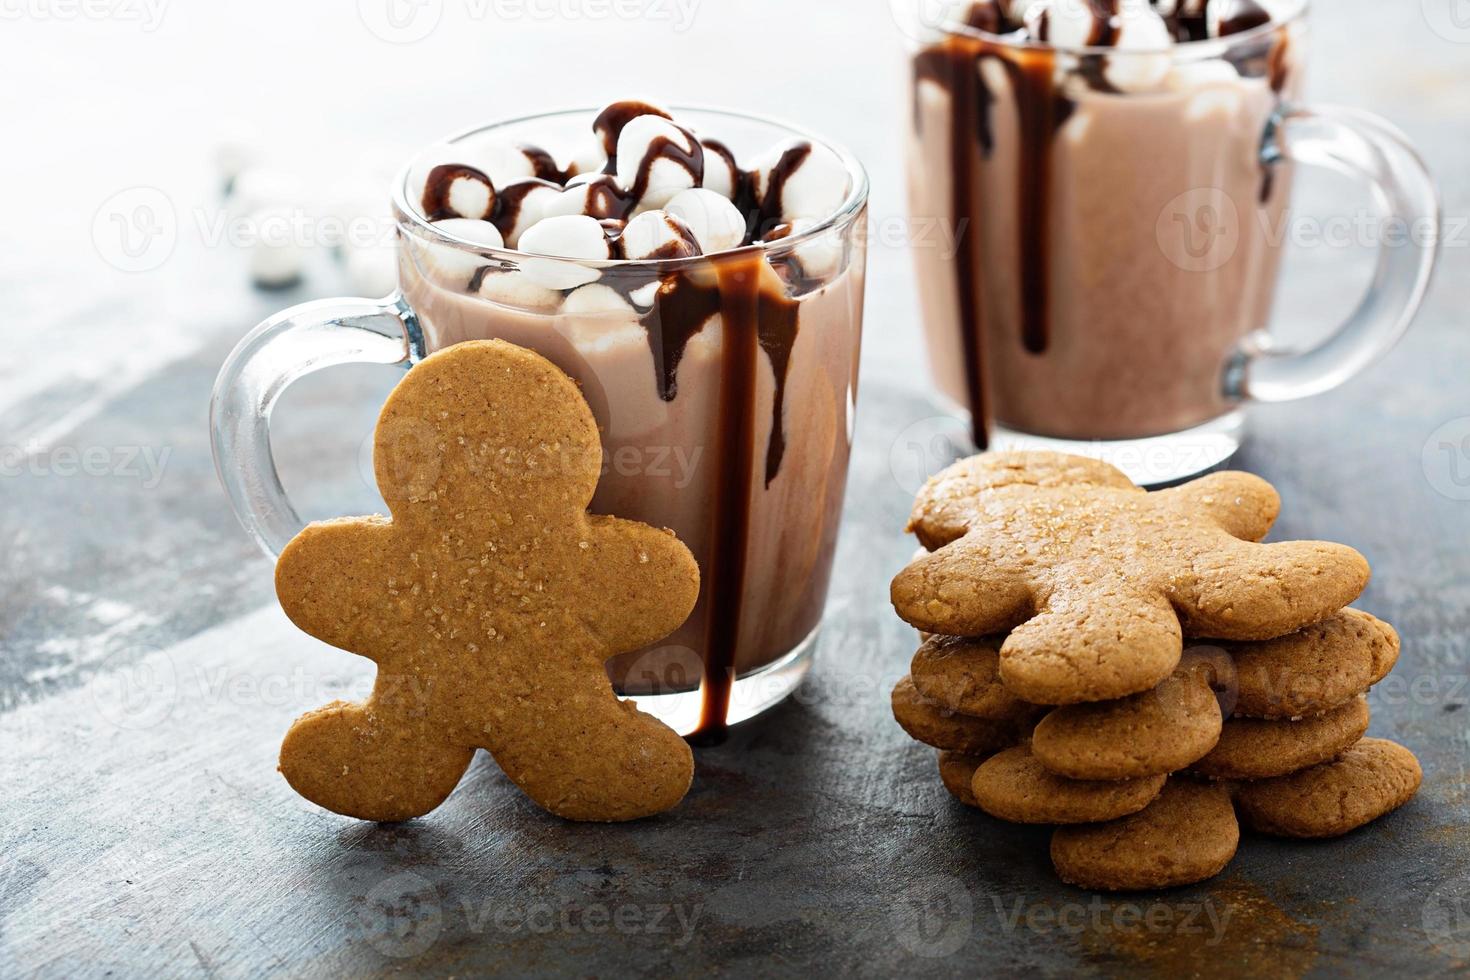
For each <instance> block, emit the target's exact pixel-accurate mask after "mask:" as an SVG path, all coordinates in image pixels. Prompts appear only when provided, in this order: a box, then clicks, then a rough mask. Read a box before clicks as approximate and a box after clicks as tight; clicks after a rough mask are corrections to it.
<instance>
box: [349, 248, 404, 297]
mask: <svg viewBox="0 0 1470 980" xmlns="http://www.w3.org/2000/svg"><path fill="white" fill-rule="evenodd" d="M345 267H346V270H347V281H348V283H349V284H350V285H351V286H352V291H353V292H354V293H356V294H357V295H359V296H387V295H388V294H389V293H391V292H393V290H395V289H397V288H398V251H397V250H396V249H394V248H393V247H392V246H388V245H367V246H360V245H350V244H349V245H348V247H347V249H346V263H345Z"/></svg>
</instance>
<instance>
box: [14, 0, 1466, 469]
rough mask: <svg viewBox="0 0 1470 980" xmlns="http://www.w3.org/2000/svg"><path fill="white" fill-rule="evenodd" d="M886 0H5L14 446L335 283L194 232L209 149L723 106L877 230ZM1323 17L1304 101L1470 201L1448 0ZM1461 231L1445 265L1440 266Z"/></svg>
mask: <svg viewBox="0 0 1470 980" xmlns="http://www.w3.org/2000/svg"><path fill="white" fill-rule="evenodd" d="M891 2H892V0H740V2H736V0H335V2H331V3H310V4H308V3H301V2H295V0H257V2H252V3H248V4H247V3H235V4H225V3H216V2H207V0H0V18H3V19H4V21H5V23H4V24H3V25H0V76H3V80H4V84H3V86H0V105H3V114H0V118H3V120H4V127H5V139H4V147H5V152H4V153H3V154H0V187H3V188H4V200H5V209H4V215H5V232H4V235H3V237H0V289H3V290H4V296H5V309H6V311H7V316H6V318H5V325H4V327H3V331H4V339H5V343H4V344H3V345H0V413H5V414H4V416H3V418H4V421H3V423H0V429H3V431H4V439H5V441H6V442H7V443H8V444H14V443H16V442H20V443H26V442H27V441H36V440H39V441H40V442H41V443H44V442H45V441H46V439H48V438H55V437H56V436H57V433H58V432H59V431H64V430H65V428H66V427H67V426H70V425H74V424H76V423H77V422H78V421H79V420H82V419H85V417H86V416H87V415H88V414H89V413H95V412H100V411H105V409H106V405H107V400H108V399H109V398H110V397H113V396H115V395H116V394H117V393H118V392H121V391H125V390H128V389H129V388H133V387H136V386H138V385H140V384H143V383H145V382H146V379H147V378H148V377H149V376H150V373H151V372H154V371H156V370H158V368H159V367H160V365H162V364H165V363H168V362H169V361H170V360H173V359H177V358H180V357H184V356H188V355H190V354H191V353H195V352H197V351H198V350H199V349H200V347H201V345H204V344H206V343H209V342H210V341H211V340H213V342H214V343H215V344H220V343H222V338H224V337H226V336H235V335H238V334H241V333H243V332H244V331H245V330H246V329H248V328H249V326H251V325H252V324H253V323H254V322H255V321H256V320H258V319H260V318H261V317H262V316H263V315H265V314H267V313H269V312H272V311H273V310H275V309H277V308H280V307H282V306H285V305H289V304H290V303H293V302H297V301H300V300H304V299H310V298H315V297H320V296H327V295H336V294H340V293H343V292H346V291H347V290H348V288H349V286H348V282H347V279H346V277H345V276H344V275H343V270H342V268H341V267H340V265H338V264H336V263H333V262H331V261H329V260H328V259H327V258H326V257H325V256H321V255H318V256H313V257H312V258H311V259H310V263H309V267H308V274H307V276H306V277H305V278H304V279H303V280H302V282H301V283H300V285H298V286H296V287H295V288H292V289H288V290H281V291H277V292H274V293H261V292H260V291H258V290H251V289H250V288H249V286H248V275H247V272H246V267H247V257H246V256H244V255H242V254H240V250H239V249H238V248H236V247H233V246H230V245H228V244H222V245H221V244H215V245H211V244H210V242H209V237H210V235H209V228H210V227H211V222H215V221H217V220H218V219H219V217H220V207H221V197H220V185H221V174H220V172H219V169H218V167H217V165H216V162H215V156H216V154H217V153H218V152H219V148H220V147H221V145H222V144H223V143H225V142H226V141H234V142H235V143H237V144H238V143H240V141H242V140H243V141H244V144H245V145H247V146H249V147H252V148H253V150H254V152H255V155H256V156H258V158H259V160H260V162H261V163H263V164H265V165H266V166H268V167H270V168H273V169H277V170H284V171H288V172H291V173H293V174H295V175H297V176H298V177H299V179H300V180H302V181H304V182H306V183H307V184H308V185H309V186H313V187H343V186H347V185H349V184H358V185H360V183H361V181H362V180H364V179H367V180H373V181H377V180H382V179H383V177H384V175H386V174H389V173H391V172H392V171H393V170H394V169H395V168H396V167H398V166H399V165H400V164H401V163H402V162H403V161H404V160H406V159H407V157H408V156H409V155H410V154H411V152H412V151H413V150H414V149H415V148H417V147H419V146H422V145H424V144H427V143H429V142H431V141H433V140H435V139H437V138H439V137H440V136H442V135H444V134H446V133H449V132H451V131H453V130H456V129H459V128H462V127H464V126H466V125H468V124H471V123H474V122H477V121H482V120H491V119H494V118H498V117H504V116H509V115H517V114H524V113H529V112H534V111H537V110H543V109H551V108H557V107H565V106H572V105H587V106H590V105H594V104H600V103H603V102H606V101H609V100H612V99H615V98H621V97H626V96H643V97H648V98H651V99H653V100H656V101H662V102H667V103H680V102H690V103H709V104H720V105H726V106H730V107H735V108H740V109H744V110H748V111H753V112H757V113H765V114H772V115H776V116H779V117H784V118H787V119H789V120H791V121H793V122H796V123H798V124H801V125H804V126H807V127H810V128H812V129H814V130H816V131H817V132H820V133H823V134H825V135H827V136H829V137H830V138H832V139H834V140H836V141H838V142H842V143H845V144H847V145H848V146H850V147H851V148H852V149H854V150H855V151H856V152H857V153H858V155H859V156H860V157H861V158H862V159H863V160H864V161H865V162H866V164H867V166H868V168H869V170H870V173H871V176H872V180H873V192H872V215H873V218H874V220H875V221H885V220H888V221H891V220H894V219H896V218H899V217H901V216H902V214H903V211H904V195H903V175H902V172H901V170H902V161H901V154H900V149H901V145H900V139H901V136H902V134H903V129H904V125H905V121H904V106H905V104H906V103H905V100H906V90H907V77H906V71H905V62H904V45H905V38H904V36H903V34H902V32H901V31H900V30H899V28H898V27H897V25H896V23H895V20H894V17H893V15H892V12H891V9H890V3H891ZM1319 6H1320V8H1321V9H1319V10H1317V11H1316V14H1315V25H1316V26H1315V55H1314V69H1313V71H1312V84H1311V91H1312V93H1313V95H1314V96H1316V97H1322V98H1328V99H1331V100H1333V101H1339V102H1347V103H1351V104H1356V105H1359V106H1362V107H1365V108H1368V109H1372V110H1374V111H1378V112H1381V113H1383V114H1385V115H1387V116H1389V117H1390V118H1391V119H1393V120H1395V121H1396V122H1398V123H1399V124H1400V125H1402V126H1403V127H1404V128H1405V129H1407V130H1408V131H1409V133H1410V135H1411V136H1412V137H1413V138H1414V139H1415V140H1416V141H1417V142H1418V143H1419V144H1420V145H1421V146H1422V147H1423V149H1424V151H1425V154H1426V156H1427V157H1428V158H1429V159H1430V162H1431V165H1433V166H1435V167H1436V169H1438V170H1440V171H1441V174H1442V176H1445V177H1450V178H1452V179H1451V181H1450V183H1449V186H1448V200H1447V206H1448V208H1449V210H1450V212H1451V215H1452V216H1455V215H1464V214H1465V213H1466V211H1467V200H1466V196H1467V192H1470V185H1467V183H1466V182H1465V181H1463V180H1460V179H1458V172H1457V171H1458V170H1459V169H1461V168H1460V165H1459V164H1460V161H1462V160H1463V159H1464V146H1465V138H1466V134H1467V132H1470V129H1467V122H1470V100H1467V99H1465V97H1464V92H1465V87H1464V85H1465V80H1466V65H1467V62H1470V12H1467V11H1465V10H1462V9H1461V8H1462V7H1466V6H1467V5H1466V4H1465V3H1464V0H1402V2H1400V3H1395V4H1383V3H1381V2H1379V0H1333V2H1332V3H1330V4H1328V3H1322V4H1319ZM1457 12H1459V13H1461V14H1465V15H1466V16H1463V17H1459V18H1457V17H1456V16H1455V14H1456V13H1457ZM1461 25H1464V26H1463V27H1462V26H1461ZM137 188H145V189H149V190H144V191H138V190H136V189H137ZM120 194H121V195H122V196H121V197H119V196H118V195H120ZM139 194H141V195H143V196H142V197H141V198H139V197H138V195H139ZM128 195H132V196H131V197H130V196H128ZM383 198H384V200H386V192H384V195H383ZM140 200H141V201H142V202H143V203H144V204H145V205H148V207H145V208H143V209H139V208H138V207H136V205H137V203H138V202H139V201H140ZM1299 201H1300V206H1301V208H1302V209H1303V210H1307V211H1309V210H1311V209H1314V208H1321V209H1326V210H1328V211H1336V212H1340V213H1346V212H1348V211H1349V210H1351V209H1352V208H1355V207H1358V206H1359V205H1360V204H1362V203H1365V201H1364V200H1363V199H1361V196H1360V194H1359V191H1358V189H1356V188H1354V187H1352V186H1351V185H1348V184H1337V183H1336V182H1335V181H1332V180H1331V179H1330V178H1320V179H1319V178H1316V177H1314V178H1313V179H1312V180H1311V181H1310V182H1307V183H1306V184H1305V185H1304V187H1303V189H1302V193H1301V194H1300V196H1299ZM155 204H156V205H157V206H153V205H155ZM124 206H126V207H124ZM120 208H121V209H122V210H123V214H124V217H123V218H118V217H117V214H116V213H117V212H118V211H119V209H120ZM140 211H141V213H140ZM150 217H151V218H154V219H156V221H150V220H149V219H150ZM130 221H131V222H133V225H134V226H135V227H128V223H129V222H130ZM119 222H121V224H119ZM160 229H161V231H162V233H161V234H160V235H157V236H155V237H154V238H152V239H150V244H149V246H148V247H147V249H145V250H144V252H143V253H142V254H141V255H139V256H127V255H124V256H122V257H119V255H118V251H117V249H118V245H119V242H120V241H123V240H124V239H121V238H120V236H123V235H127V234H142V233H144V232H145V231H152V232H159V231H160ZM1460 236H1461V237H1460V241H1459V243H1458V244H1459V247H1458V248H1455V247H1451V248H1449V249H1448V254H1447V257H1446V264H1447V266H1451V267H1454V271H1449V272H1448V273H1447V275H1448V276H1453V277H1455V278H1459V277H1458V276H1456V272H1458V271H1463V269H1464V254H1465V250H1464V245H1465V244H1467V241H1466V237H1467V236H1466V233H1465V231H1464V229H1463V228H1462V229H1460ZM1452 244H1453V243H1452ZM1365 253H1366V250H1365V249H1327V248H1318V249H1315V250H1311V251H1310V252H1309V253H1307V254H1298V255H1294V256H1293V257H1292V260H1291V263H1290V265H1289V269H1288V275H1289V278H1288V280H1287V286H1286V288H1285V289H1284V290H1283V297H1282V304H1283V309H1284V310H1285V311H1286V315H1285V317H1284V321H1285V323H1286V324H1287V326H1286V327H1285V331H1286V332H1287V333H1288V334H1289V335H1290V334H1291V333H1292V332H1293V331H1295V330H1305V331H1306V332H1308V333H1310V332H1311V331H1312V330H1314V329H1316V327H1315V325H1320V324H1323V323H1325V322H1326V321H1327V320H1330V319H1331V318H1332V317H1333V316H1334V315H1335V314H1336V313H1340V312H1342V311H1343V310H1345V309H1346V308H1347V307H1348V306H1350V305H1351V303H1352V302H1353V301H1354V299H1355V297H1356V295H1357V293H1358V289H1359V285H1358V284H1360V283H1362V282H1363V281H1364V277H1365V276H1366V270H1367V266H1366V264H1365V262H1366V254H1365ZM119 265H122V266H125V267H134V268H136V269H137V270H138V271H124V269H120V268H118V266H119ZM870 265H871V275H870V280H869V298H868V314H867V331H866V345H867V347H866V351H865V358H864V361H865V373H866V374H867V375H868V376H869V377H874V376H877V377H879V378H881V380H882V381H883V382H885V383H886V382H892V383H894V384H898V385H904V386H909V385H913V386H917V385H922V384H923V382H924V368H923V363H924V361H923V354H922V351H921V350H920V348H919V346H918V332H917V324H916V316H917V313H916V308H915V305H914V297H913V295H912V288H913V287H912V281H911V277H910V273H909V264H908V256H907V255H906V254H905V253H904V251H903V249H902V248H901V247H895V246H885V245H884V244H882V243H881V242H875V244H874V247H873V249H872V254H871V258H870ZM1442 281H1443V280H1442ZM1437 309H1441V308H1437V307H1436V306H1435V305H1434V303H1433V302H1432V303H1431V308H1430V313H1429V314H1428V316H1427V317H1426V319H1427V320H1433V319H1434V318H1435V317H1436V316H1437V315H1438V314H1437V313H1436V310H1437ZM1423 326H1424V325H1423V324H1421V328H1422V327H1423ZM224 346H227V345H224ZM42 395H44V396H45V397H41V396H42ZM364 418H365V419H367V420H370V418H371V415H370V409H369V410H368V411H367V412H365V414H364Z"/></svg>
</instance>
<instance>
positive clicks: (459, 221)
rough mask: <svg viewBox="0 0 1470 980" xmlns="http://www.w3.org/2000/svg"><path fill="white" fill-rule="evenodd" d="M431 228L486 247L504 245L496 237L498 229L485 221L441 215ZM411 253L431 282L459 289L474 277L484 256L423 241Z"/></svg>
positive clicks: (498, 234)
mask: <svg viewBox="0 0 1470 980" xmlns="http://www.w3.org/2000/svg"><path fill="white" fill-rule="evenodd" d="M434 227H435V228H438V229H439V230H440V231H442V232H444V233H445V234H447V235H453V236H454V237H455V238H463V239H464V240H465V241H467V242H472V243H474V244H476V245H483V246H485V247H486V248H504V247H505V243H504V242H503V241H502V240H501V238H500V229H498V228H496V227H495V226H494V225H492V224H491V223H490V222H488V221H479V220H477V219H475V218H445V219H443V220H442V221H436V222H434ZM415 241H416V240H415ZM415 252H416V254H417V255H418V261H419V265H420V266H421V268H422V271H423V274H424V275H425V276H426V277H427V278H428V279H430V280H431V281H433V282H436V283H439V284H441V285H444V286H447V287H449V288H451V289H463V288H464V287H465V286H466V285H467V284H468V283H469V281H470V279H471V278H472V277H473V276H474V274H475V270H476V269H478V268H480V266H482V265H484V264H485V259H484V258H483V257H481V256H479V255H476V254H475V253H474V252H471V251H468V250H466V249H462V248H455V247H453V246H450V245H437V244H428V243H426V244H425V245H424V246H423V247H422V248H416V249H415Z"/></svg>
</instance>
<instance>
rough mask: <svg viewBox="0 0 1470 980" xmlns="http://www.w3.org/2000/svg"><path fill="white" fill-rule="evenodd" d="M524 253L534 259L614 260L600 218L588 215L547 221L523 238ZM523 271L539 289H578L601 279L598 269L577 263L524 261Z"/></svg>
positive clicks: (561, 216) (530, 229)
mask: <svg viewBox="0 0 1470 980" xmlns="http://www.w3.org/2000/svg"><path fill="white" fill-rule="evenodd" d="M519 247H520V250H521V251H523V252H529V253H531V254H532V255H547V256H555V257H556V258H559V259H589V260H594V261H595V260H600V259H606V258H608V257H609V256H610V254H611V253H610V251H609V249H608V244H607V236H606V235H605V234H604V233H603V231H602V225H601V224H599V223H598V221H597V219H596V218H589V217H588V216H586V215H585V214H565V215H558V216H556V217H554V218H543V219H542V220H540V221H538V222H536V223H535V224H534V225H532V226H531V227H530V228H528V229H526V232H525V234H523V235H521V241H520V246H519ZM521 271H522V272H523V273H525V275H526V277H527V278H529V279H530V280H531V281H532V282H535V283H536V284H537V285H540V286H545V287H546V288H547V289H575V288H577V287H578V286H582V285H585V284H587V283H589V282H595V281H596V280H597V279H598V277H599V276H600V275H601V273H599V272H598V271H597V270H596V269H589V268H587V267H585V266H580V265H577V264H576V263H575V262H565V261H562V262H557V261H551V260H549V259H534V258H527V259H522V260H521Z"/></svg>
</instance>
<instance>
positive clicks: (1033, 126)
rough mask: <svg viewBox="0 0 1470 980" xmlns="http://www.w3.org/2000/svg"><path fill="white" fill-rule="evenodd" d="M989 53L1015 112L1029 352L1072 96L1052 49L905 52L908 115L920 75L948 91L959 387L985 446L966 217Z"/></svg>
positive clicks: (971, 226)
mask: <svg viewBox="0 0 1470 980" xmlns="http://www.w3.org/2000/svg"><path fill="white" fill-rule="evenodd" d="M984 58H994V59H995V60H996V61H998V62H999V63H1000V64H1001V65H1002V66H1004V68H1005V70H1006V72H1007V74H1008V75H1009V77H1010V80H1011V87H1012V89H1013V90H1014V92H1015V95H1016V102H1017V110H1018V114H1019V119H1020V142H1019V145H1018V153H1019V154H1020V160H1019V162H1018V168H1019V171H1020V174H1021V186H1020V189H1019V194H1018V200H1017V202H1016V206H1017V209H1018V215H1017V219H1018V223H1019V228H1020V235H1021V237H1020V241H1019V242H1018V246H1019V252H1018V255H1019V259H1020V266H1021V342H1022V344H1023V345H1024V346H1025V347H1026V349H1027V350H1029V351H1031V352H1032V353H1033V354H1040V353H1043V352H1044V351H1045V350H1046V348H1047V344H1048V341H1049V337H1048V332H1049V331H1048V317H1049V295H1048V288H1047V286H1048V283H1047V276H1048V271H1049V248H1048V241H1047V239H1048V225H1049V220H1050V202H1051V188H1050V185H1051V155H1052V154H1051V148H1052V138H1053V136H1054V135H1055V133H1056V129H1057V127H1059V126H1061V125H1062V123H1064V122H1066V120H1067V118H1068V117H1069V116H1070V115H1071V112H1072V109H1073V105H1072V103H1071V101H1070V100H1068V99H1066V98H1064V97H1062V96H1061V95H1060V94H1059V93H1058V92H1057V91H1056V87H1055V83H1054V81H1053V73H1054V70H1055V65H1056V61H1055V54H1054V53H1053V52H1052V51H1050V50H1046V49H1009V50H1008V49H1005V48H1003V47H1000V46H998V45H996V44H994V43H992V42H989V41H984V40H979V39H974V38H961V37H951V38H948V39H947V40H945V41H944V42H942V43H940V44H938V45H935V46H933V47H930V48H927V49H925V50H923V51H921V52H919V54H918V55H917V56H916V58H915V61H914V74H915V78H914V89H915V100H916V101H915V106H914V118H915V119H918V118H921V116H920V113H919V106H918V102H917V98H918V88H919V84H920V83H921V82H924V81H929V82H933V83H935V84H938V85H940V86H941V87H943V88H944V89H946V90H947V91H948V92H949V95H950V106H951V112H950V154H951V159H950V171H951V173H952V174H953V183H952V186H953V188H954V190H953V202H952V205H951V215H950V220H951V224H952V226H953V229H954V231H955V235H956V255H955V268H956V275H957V279H958V289H959V296H958V298H959V310H960V323H961V334H962V338H963V344H964V358H965V365H964V371H965V387H966V390H967V392H968V394H969V402H970V404H969V406H968V407H969V409H970V416H971V427H972V431H973V436H974V440H975V445H976V447H977V448H979V449H982V450H983V449H985V448H987V447H988V446H989V443H990V436H989V425H990V410H989V397H988V392H987V391H986V385H985V380H984V349H983V345H984V339H983V338H984V334H985V330H984V323H983V316H984V314H983V304H982V302H981V299H980V295H981V291H982V290H983V288H984V284H983V283H982V282H981V281H980V277H981V274H982V272H981V269H982V263H981V261H980V256H979V235H980V229H979V227H977V225H976V222H975V220H974V217H975V213H976V211H977V208H976V202H975V201H974V200H973V192H974V188H975V187H976V185H977V184H978V175H977V174H976V173H975V167H974V157H975V154H974V152H973V151H974V149H975V145H976V143H978V144H979V150H980V156H981V157H982V158H984V159H989V158H990V156H991V155H992V154H993V152H994V150H995V134H994V133H993V131H992V128H991V109H992V107H993V105H994V103H995V96H994V94H993V93H992V92H991V91H990V89H989V87H988V86H987V85H986V84H985V83H984V81H983V80H982V76H981V73H980V62H981V60H982V59H984Z"/></svg>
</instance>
